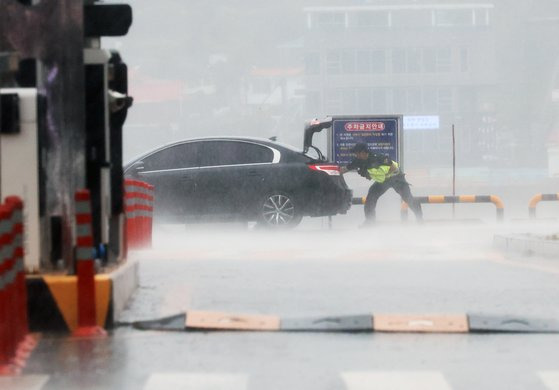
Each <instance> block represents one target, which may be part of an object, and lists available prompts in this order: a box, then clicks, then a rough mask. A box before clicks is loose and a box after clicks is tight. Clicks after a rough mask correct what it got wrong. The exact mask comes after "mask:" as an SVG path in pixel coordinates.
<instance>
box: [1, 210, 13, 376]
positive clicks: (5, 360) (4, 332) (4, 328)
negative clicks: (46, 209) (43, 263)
mask: <svg viewBox="0 0 559 390" xmlns="http://www.w3.org/2000/svg"><path fill="white" fill-rule="evenodd" d="M8 216H9V213H8V209H7V207H6V206H4V205H0V318H1V319H2V321H0V367H1V366H5V365H7V364H9V362H10V357H11V356H12V351H10V347H9V328H8V326H9V319H10V313H9V309H8V299H7V287H6V286H7V274H8V272H7V271H8V270H7V258H6V246H7V244H6V242H5V241H6V240H7V233H8Z"/></svg>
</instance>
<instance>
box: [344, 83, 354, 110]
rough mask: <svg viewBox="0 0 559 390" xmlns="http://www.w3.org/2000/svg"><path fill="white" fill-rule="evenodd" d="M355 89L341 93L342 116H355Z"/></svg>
mask: <svg viewBox="0 0 559 390" xmlns="http://www.w3.org/2000/svg"><path fill="white" fill-rule="evenodd" d="M355 92H356V91H355V89H350V88H348V89H344V90H343V91H342V112H343V113H344V114H357V112H356V111H357V104H356V103H357V102H356V99H355V95H356V93H355Z"/></svg>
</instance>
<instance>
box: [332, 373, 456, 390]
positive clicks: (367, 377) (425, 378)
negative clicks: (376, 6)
mask: <svg viewBox="0 0 559 390" xmlns="http://www.w3.org/2000/svg"><path fill="white" fill-rule="evenodd" d="M341 375H342V378H343V380H344V382H345V384H346V386H347V390H409V389H414V390H451V387H450V386H449V384H448V383H447V381H446V380H445V378H444V376H443V374H441V373H440V372H437V371H378V372H374V371H362V372H343V373H342V374H341Z"/></svg>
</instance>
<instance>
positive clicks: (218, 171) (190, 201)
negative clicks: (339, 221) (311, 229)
mask: <svg viewBox="0 0 559 390" xmlns="http://www.w3.org/2000/svg"><path fill="white" fill-rule="evenodd" d="M124 173H125V175H126V176H127V177H130V178H134V179H137V180H142V181H145V182H148V183H150V184H152V185H154V186H155V211H154V213H155V216H154V218H155V219H156V220H174V221H177V220H178V221H189V220H190V221H196V220H204V221H207V220H210V221H224V220H243V221H257V222H258V223H259V224H261V225H264V226H267V227H274V228H277V227H294V226H296V225H297V224H299V222H300V221H301V219H302V217H303V216H313V217H319V216H330V215H336V214H340V213H342V214H343V213H345V212H346V211H347V210H348V209H349V207H350V204H351V195H352V193H351V190H350V189H348V187H347V185H346V183H345V181H344V179H343V176H342V175H340V170H339V167H338V166H337V165H335V164H331V163H327V162H324V161H320V160H316V159H313V158H311V157H309V156H307V155H305V154H304V153H303V152H301V151H298V150H296V149H294V148H292V147H290V146H287V145H283V144H280V143H277V142H273V141H269V140H264V139H258V138H241V137H219V138H217V137H216V138H199V139H192V140H186V141H181V142H176V143H173V144H170V145H166V146H163V147H161V148H158V149H156V150H153V151H151V152H149V153H147V154H145V155H143V156H141V157H140V158H138V159H136V160H134V161H132V162H131V163H129V164H127V165H126V166H125V168H124Z"/></svg>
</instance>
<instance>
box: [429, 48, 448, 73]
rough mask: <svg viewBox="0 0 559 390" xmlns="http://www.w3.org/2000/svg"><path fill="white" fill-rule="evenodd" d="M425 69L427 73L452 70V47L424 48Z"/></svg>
mask: <svg viewBox="0 0 559 390" xmlns="http://www.w3.org/2000/svg"><path fill="white" fill-rule="evenodd" d="M423 69H424V71H425V72H426V73H445V72H450V71H451V70H452V50H451V49H450V48H438V49H437V48H427V49H424V50H423Z"/></svg>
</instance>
